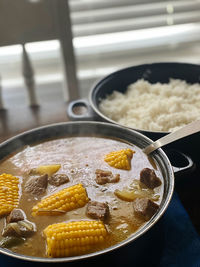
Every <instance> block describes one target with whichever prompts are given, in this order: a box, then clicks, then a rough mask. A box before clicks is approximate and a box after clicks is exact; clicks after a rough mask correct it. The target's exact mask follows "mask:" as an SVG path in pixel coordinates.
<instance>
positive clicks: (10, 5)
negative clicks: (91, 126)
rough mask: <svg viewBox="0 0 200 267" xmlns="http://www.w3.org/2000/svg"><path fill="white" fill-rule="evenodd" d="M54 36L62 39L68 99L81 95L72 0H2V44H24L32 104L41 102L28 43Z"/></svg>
mask: <svg viewBox="0 0 200 267" xmlns="http://www.w3.org/2000/svg"><path fill="white" fill-rule="evenodd" d="M54 39H58V40H59V42H60V46H61V51H62V57H63V63H64V64H63V67H64V74H65V75H64V76H65V81H66V83H65V84H66V88H65V90H64V99H65V100H66V101H67V100H71V99H75V98H78V96H79V91H78V81H77V77H76V62H75V57H74V50H73V44H72V32H71V22H70V13H69V6H68V0H15V1H13V0H0V46H9V45H14V44H21V45H23V76H24V80H25V84H26V86H27V89H28V93H29V102H30V105H32V106H34V105H37V104H38V101H37V96H36V95H35V90H34V87H35V81H34V71H33V68H32V66H31V61H30V58H29V56H28V54H27V52H26V46H25V44H26V43H29V42H37V41H46V40H54Z"/></svg>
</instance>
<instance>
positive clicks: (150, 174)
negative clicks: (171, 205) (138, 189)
mask: <svg viewBox="0 0 200 267" xmlns="http://www.w3.org/2000/svg"><path fill="white" fill-rule="evenodd" d="M140 182H142V183H143V184H145V185H146V186H147V187H148V188H151V189H154V188H155V187H157V186H160V185H161V183H162V182H161V180H160V179H159V178H158V177H157V176H156V174H155V171H154V170H152V169H149V168H144V169H143V170H141V172H140Z"/></svg>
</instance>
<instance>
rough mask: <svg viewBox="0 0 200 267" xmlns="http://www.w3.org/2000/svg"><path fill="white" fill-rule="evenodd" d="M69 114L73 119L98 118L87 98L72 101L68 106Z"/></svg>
mask: <svg viewBox="0 0 200 267" xmlns="http://www.w3.org/2000/svg"><path fill="white" fill-rule="evenodd" d="M67 115H68V117H69V119H70V120H72V121H78V120H79V121H82V120H89V121H91V120H95V119H96V118H97V114H96V113H95V112H94V111H93V110H92V108H91V106H90V104H89V102H88V100H87V99H77V100H74V101H71V102H70V103H69V105H68V107H67Z"/></svg>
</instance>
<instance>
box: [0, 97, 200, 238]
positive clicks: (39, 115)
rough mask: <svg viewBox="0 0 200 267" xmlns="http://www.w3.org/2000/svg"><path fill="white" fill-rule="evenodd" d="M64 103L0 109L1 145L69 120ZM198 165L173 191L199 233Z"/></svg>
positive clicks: (181, 178)
mask: <svg viewBox="0 0 200 267" xmlns="http://www.w3.org/2000/svg"><path fill="white" fill-rule="evenodd" d="M66 110H67V103H60V102H59V103H57V102H51V103H48V104H44V105H42V106H38V107H29V106H20V107H16V106H13V107H10V108H9V109H8V110H0V142H3V141H4V140H6V139H8V138H10V137H12V136H14V135H16V134H19V133H21V132H24V131H26V130H29V129H32V128H35V127H39V126H42V125H47V124H51V123H56V122H66V121H69V119H68V117H67V113H66ZM199 178H200V165H199V166H198V165H197V167H196V169H195V170H194V171H193V172H192V173H188V174H187V173H186V174H184V176H183V177H178V178H177V179H176V184H175V190H176V192H177V193H178V195H179V198H180V200H181V202H182V204H183V206H184V207H185V209H186V210H187V212H188V214H189V216H190V218H191V220H192V223H193V225H194V227H195V228H196V230H197V232H198V233H199V234H200V212H199V203H200V194H199V188H200V179H199Z"/></svg>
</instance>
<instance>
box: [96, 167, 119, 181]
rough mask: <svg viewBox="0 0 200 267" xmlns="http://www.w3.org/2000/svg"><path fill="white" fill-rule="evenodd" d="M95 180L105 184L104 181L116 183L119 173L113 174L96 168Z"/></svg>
mask: <svg viewBox="0 0 200 267" xmlns="http://www.w3.org/2000/svg"><path fill="white" fill-rule="evenodd" d="M95 174H96V182H97V184H100V185H102V184H106V183H117V182H119V179H120V174H116V175H113V174H112V172H110V171H104V170H100V169H97V170H96V172H95Z"/></svg>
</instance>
